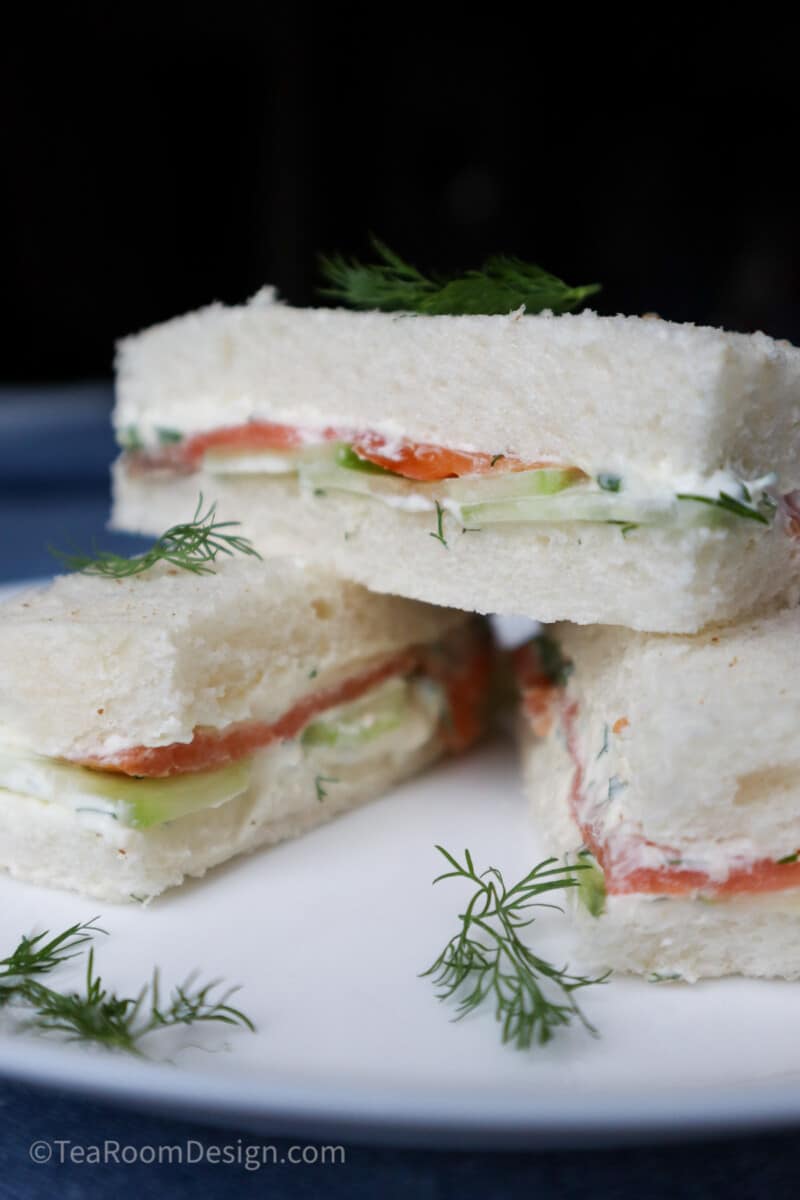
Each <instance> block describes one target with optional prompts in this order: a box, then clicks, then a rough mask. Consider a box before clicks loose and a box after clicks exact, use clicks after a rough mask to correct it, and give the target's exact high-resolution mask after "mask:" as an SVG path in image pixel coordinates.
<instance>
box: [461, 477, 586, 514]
mask: <svg viewBox="0 0 800 1200" xmlns="http://www.w3.org/2000/svg"><path fill="white" fill-rule="evenodd" d="M585 478H586V477H585V475H584V474H583V472H582V471H579V470H578V468H577V467H535V468H534V469H533V470H531V471H502V472H498V473H497V474H496V475H464V476H462V477H461V478H460V479H445V480H443V481H442V482H441V484H440V485H439V489H440V492H441V495H442V496H446V497H447V498H448V499H450V500H456V501H458V503H459V504H462V505H468V504H469V505H474V504H485V503H488V502H490V501H498V500H515V499H517V498H519V497H524V496H552V495H554V494H555V493H556V492H563V491H564V489H565V488H568V487H573V486H574V485H575V484H577V483H580V482H581V480H582V479H585ZM464 511H466V509H465V510H464Z"/></svg>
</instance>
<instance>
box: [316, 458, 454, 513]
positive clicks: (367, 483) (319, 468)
mask: <svg viewBox="0 0 800 1200" xmlns="http://www.w3.org/2000/svg"><path fill="white" fill-rule="evenodd" d="M300 481H301V483H303V484H304V485H305V486H306V487H307V488H308V489H309V490H310V491H322V492H327V491H341V492H354V493H356V495H359V496H371V497H372V498H373V499H374V500H382V501H383V502H384V504H390V505H394V506H396V507H399V508H408V509H409V511H419V512H426V511H429V510H430V511H431V512H432V511H433V509H434V507H435V499H434V494H438V493H434V494H431V487H432V486H433V487H435V485H431V484H429V483H428V484H425V483H416V482H415V481H414V480H411V479H402V478H401V477H400V476H399V475H393V474H392V473H391V472H390V471H386V472H384V473H382V474H373V473H372V472H371V471H361V470H357V471H355V470H352V469H351V468H350V467H341V466H339V465H337V463H336V462H322V461H319V462H315V463H310V464H305V465H303V466H302V467H301V469H300Z"/></svg>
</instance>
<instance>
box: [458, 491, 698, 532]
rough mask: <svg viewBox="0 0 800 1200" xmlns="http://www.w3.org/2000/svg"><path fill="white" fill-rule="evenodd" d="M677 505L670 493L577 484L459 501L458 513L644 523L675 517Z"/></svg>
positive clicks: (481, 519) (480, 521)
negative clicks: (634, 494) (634, 495)
mask: <svg viewBox="0 0 800 1200" xmlns="http://www.w3.org/2000/svg"><path fill="white" fill-rule="evenodd" d="M676 507H677V502H676V501H675V500H674V498H672V497H669V496H665V497H664V498H663V499H658V500H655V499H653V500H645V499H642V498H641V497H640V498H639V499H628V498H627V497H626V496H624V495H622V496H619V495H614V494H611V493H608V492H600V491H597V492H595V491H588V490H587V491H583V490H582V489H577V488H576V489H575V490H574V491H573V490H571V489H567V490H565V491H563V492H559V493H558V494H557V495H554V496H546V495H545V496H520V497H519V499H517V500H507V501H502V500H498V501H493V502H491V501H490V502H489V503H487V504H462V506H461V514H462V517H463V520H464V523H465V524H466V525H495V524H499V523H504V522H509V521H600V522H606V521H614V522H628V521H629V522H631V523H632V524H636V525H646V524H652V523H653V522H655V521H664V520H668V519H670V518H671V517H674V516H675V514H676Z"/></svg>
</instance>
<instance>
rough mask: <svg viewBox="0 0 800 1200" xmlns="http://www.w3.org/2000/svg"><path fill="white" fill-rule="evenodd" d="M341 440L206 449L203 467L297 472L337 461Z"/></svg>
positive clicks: (213, 471) (256, 472)
mask: <svg viewBox="0 0 800 1200" xmlns="http://www.w3.org/2000/svg"><path fill="white" fill-rule="evenodd" d="M340 448H341V443H338V442H323V443H315V444H313V445H310V446H301V447H297V448H295V449H294V450H255V451H253V452H248V451H246V450H245V451H238V452H235V451H232V450H224V449H220V450H207V451H206V452H205V454H204V455H203V470H205V471H208V473H209V474H210V475H295V474H296V473H297V472H298V471H299V470H300V469H301V468H302V467H304V466H306V465H308V464H312V463H317V462H319V463H334V462H335V460H336V453H337V450H339V449H340Z"/></svg>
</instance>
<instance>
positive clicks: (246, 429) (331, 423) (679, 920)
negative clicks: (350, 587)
mask: <svg viewBox="0 0 800 1200" xmlns="http://www.w3.org/2000/svg"><path fill="white" fill-rule="evenodd" d="M479 311H480V310H479ZM118 368H119V380H118V403H117V409H116V417H115V420H116V426H117V431H118V435H119V438H120V441H121V443H122V445H123V447H124V452H123V454H122V456H121V458H120V461H119V463H118V465H117V468H116V481H115V488H116V501H115V522H116V524H117V526H118V527H120V528H125V529H129V530H134V531H138V532H146V533H151V534H156V533H158V532H159V530H160V529H162V528H163V525H164V523H165V520H179V519H180V517H181V516H182V515H183V514H184V513H185V512H186V511H187V509H188V508H189V507H190V506H191V504H192V503H193V502H194V499H195V498H196V496H197V494H198V492H201V491H202V492H203V493H204V494H205V495H206V496H210V497H212V498H213V499H215V500H217V501H218V502H219V503H220V506H221V508H223V509H224V510H226V511H229V512H235V513H236V514H237V516H240V517H241V520H242V522H243V532H244V534H245V535H246V536H247V537H249V538H251V539H252V540H253V543H254V544H255V546H256V547H257V549H258V550H259V551H260V552H261V553H262V554H264V555H265V556H266V555H276V554H277V555H286V554H298V553H299V554H302V555H303V556H304V557H305V558H306V559H307V560H309V561H310V562H313V563H314V564H315V566H316V567H317V568H324V569H325V570H332V571H334V572H335V573H336V575H337V576H339V577H343V578H345V579H349V580H351V581H354V582H356V583H358V584H361V585H364V586H366V587H367V588H368V589H370V591H371V593H373V600H372V603H377V597H375V595H374V594H375V593H380V592H389V593H393V594H395V595H397V596H404V597H408V598H409V599H410V600H414V601H418V602H426V603H427V604H432V605H455V606H457V607H458V608H460V609H463V610H468V611H470V612H479V613H485V612H500V613H516V614H524V615H527V616H530V617H533V618H536V619H537V620H540V621H545V622H559V624H558V625H556V626H555V627H553V628H550V629H548V630H547V632H546V635H545V636H544V637H543V638H540V639H537V640H535V641H534V642H532V643H531V644H530V645H529V646H528V647H526V648H524V649H523V650H522V651H521V652H520V653H519V655H518V656H517V661H518V669H519V675H520V682H521V685H522V690H523V709H524V730H525V732H524V734H523V743H524V758H525V764H526V774H527V780H528V787H529V791H530V794H531V798H532V801H533V805H534V809H535V812H536V818H537V822H538V826H539V829H540V831H541V833H542V834H543V835H544V836H545V838H546V839H547V841H548V842H549V845H550V847H551V849H552V850H554V851H555V852H556V853H558V854H559V855H568V856H570V858H571V861H573V862H575V863H576V864H577V865H578V866H579V867H580V872H579V873H578V877H579V879H580V887H579V888H578V889H576V891H578V892H579V893H580V896H581V898H582V912H583V920H582V921H581V922H580V923H581V924H582V926H583V927H584V928H585V930H586V933H587V937H586V947H585V950H586V952H587V953H588V952H591V955H592V957H593V958H595V959H599V960H600V961H601V962H602V964H603V965H604V966H611V967H615V968H621V969H625V970H632V971H642V972H646V973H651V974H655V975H658V976H659V977H661V976H675V975H681V976H683V977H686V978H694V977H697V976H699V975H709V974H712V975H713V974H720V973H726V972H734V971H744V972H749V973H753V974H776V973H778V974H787V975H793V974H800V939H797V938H796V937H795V936H793V931H794V929H795V920H796V918H795V911H796V910H797V911H799V912H800V865H799V864H798V861H797V857H798V855H797V851H798V846H800V819H799V818H800V754H798V752H797V751H796V750H795V748H794V747H795V739H794V737H793V733H794V726H795V710H796V704H797V693H798V683H797V679H798V673H797V671H796V670H795V668H794V657H795V654H796V651H795V649H794V647H795V644H796V643H795V641H794V639H795V637H796V636H797V634H798V632H800V613H798V610H797V608H796V607H795V606H796V604H797V600H798V595H799V594H800V562H798V544H799V543H798V540H797V534H798V530H800V514H798V512H797V511H796V509H795V506H794V503H793V491H794V489H796V488H798V487H800V352H799V351H797V350H795V349H794V348H792V347H790V346H788V345H785V344H780V343H776V342H774V341H772V340H771V339H769V338H768V337H765V336H763V335H761V334H756V335H753V336H743V335H736V334H728V333H724V332H722V331H719V330H714V329H706V328H696V327H694V326H681V325H673V324H670V323H668V322H665V321H661V320H659V319H653V318H636V317H599V316H596V315H595V314H593V313H591V312H585V313H582V314H579V315H573V314H569V315H553V314H552V313H542V314H540V315H530V313H528V312H523V311H520V310H517V311H513V312H507V313H497V314H495V315H461V316H456V315H425V314H424V313H423V314H422V315H416V316H414V317H413V318H410V317H408V316H407V315H404V314H402V313H390V312H380V311H370V312H360V313H359V312H348V311H345V310H343V309H317V310H298V309H292V308H290V307H287V306H285V305H283V304H281V303H277V302H276V300H275V297H274V295H273V294H272V293H270V292H264V293H261V294H260V295H258V296H257V297H256V298H255V299H254V300H253V301H252V302H251V303H249V304H248V305H246V306H242V307H232V308H228V307H222V306H219V305H215V306H213V307H210V308H207V309H204V310H202V311H200V312H197V313H194V314H191V315H189V316H185V317H181V318H179V319H177V320H174V321H171V322H168V323H166V324H164V325H162V326H160V327H157V328H155V329H151V330H149V331H147V332H145V333H143V334H141V335H139V336H136V337H133V338H130V339H128V340H127V341H124V342H123V343H122V344H121V347H120V351H119V360H118ZM365 603H366V601H365ZM396 603H400V601H396ZM425 611H426V612H428V611H430V610H427V609H426V610H425ZM430 619H432V618H429V617H426V620H430ZM441 619H442V620H443V621H445V620H448V619H449V620H453V618H452V617H451V618H446V617H445V616H444V615H442V618H441ZM581 625H584V626H586V625H590V626H592V627H593V628H590V629H586V628H579V626H581ZM416 640H417V641H419V640H420V639H419V638H417V639H416ZM395 648H396V647H394V646H393V647H392V650H394V649H395ZM292 699H294V696H293V697H292ZM272 716H273V718H274V714H272ZM235 719H239V718H238V716H237V717H236V718H235ZM197 720H198V718H197V717H196V716H194V717H192V718H191V720H187V723H186V724H185V725H184V727H183V728H184V732H185V730H186V729H188V728H189V725H191V723H192V721H194V722H195V723H196V722H197ZM203 721H204V722H206V721H207V718H205V717H203ZM778 940H780V942H781V953H780V954H778V953H777V951H776V943H777V941H778Z"/></svg>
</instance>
